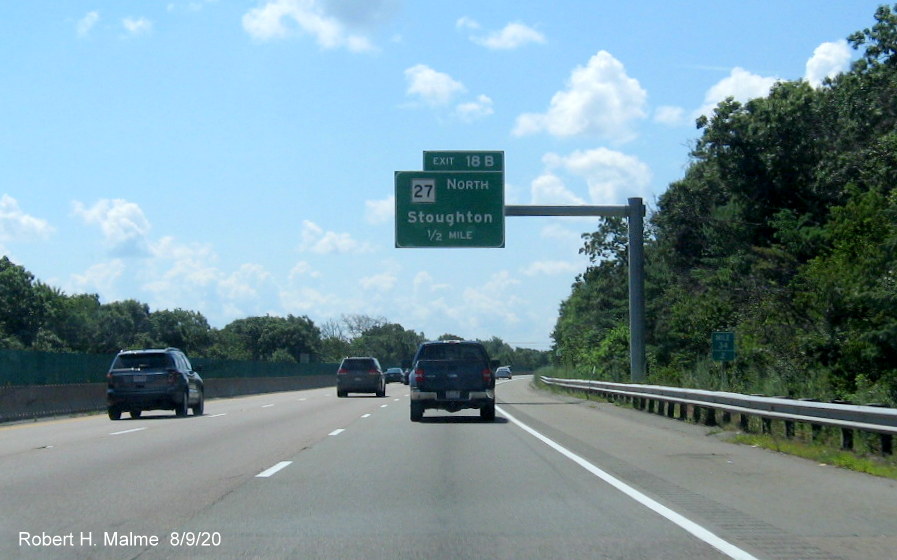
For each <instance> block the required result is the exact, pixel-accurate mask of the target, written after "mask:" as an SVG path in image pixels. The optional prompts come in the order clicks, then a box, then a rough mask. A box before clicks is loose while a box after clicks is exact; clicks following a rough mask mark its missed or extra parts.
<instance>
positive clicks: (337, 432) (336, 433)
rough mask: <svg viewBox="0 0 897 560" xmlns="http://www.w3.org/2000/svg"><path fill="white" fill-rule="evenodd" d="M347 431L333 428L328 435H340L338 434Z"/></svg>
mask: <svg viewBox="0 0 897 560" xmlns="http://www.w3.org/2000/svg"><path fill="white" fill-rule="evenodd" d="M345 431H346V430H344V429H342V428H340V429H338V430H333V431H332V432H330V433H329V434H327V435H328V436H338V435H340V434H341V433H343V432H345Z"/></svg>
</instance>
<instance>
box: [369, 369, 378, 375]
mask: <svg viewBox="0 0 897 560" xmlns="http://www.w3.org/2000/svg"><path fill="white" fill-rule="evenodd" d="M368 373H369V374H371V375H380V372H379V371H377V370H376V369H369V370H368Z"/></svg>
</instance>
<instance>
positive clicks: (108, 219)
mask: <svg viewBox="0 0 897 560" xmlns="http://www.w3.org/2000/svg"><path fill="white" fill-rule="evenodd" d="M72 208H73V211H74V213H75V215H76V216H79V217H81V219H82V220H84V223H86V224H89V225H99V226H100V231H102V232H103V238H104V240H105V242H106V245H107V246H108V247H109V248H110V249H111V250H112V251H113V252H114V253H115V254H118V255H120V256H129V255H130V256H133V255H146V254H147V253H148V251H149V249H148V243H147V239H146V236H147V234H148V233H149V231H150V227H151V226H150V223H149V220H147V219H146V216H145V215H144V214H143V210H141V209H140V206H138V205H137V204H135V203H133V202H128V201H127V200H122V199H114V200H110V199H103V200H100V201H98V202H97V203H96V204H94V205H93V206H92V207H90V208H87V207H86V206H84V204H82V203H81V202H77V201H76V202H73V203H72Z"/></svg>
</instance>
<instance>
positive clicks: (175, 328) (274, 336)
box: [0, 256, 549, 370]
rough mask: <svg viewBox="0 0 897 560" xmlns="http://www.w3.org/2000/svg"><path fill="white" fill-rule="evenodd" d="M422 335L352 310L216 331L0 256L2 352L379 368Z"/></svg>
mask: <svg viewBox="0 0 897 560" xmlns="http://www.w3.org/2000/svg"><path fill="white" fill-rule="evenodd" d="M439 338H440V339H451V338H460V337H457V336H454V335H451V334H444V335H442V336H441V337H439ZM425 340H426V337H425V335H424V333H422V332H415V331H412V330H407V329H405V328H404V327H402V326H401V325H399V324H397V323H391V322H389V321H388V320H387V319H386V318H384V317H370V316H367V315H360V314H350V315H343V316H342V317H341V318H340V319H339V320H329V321H326V322H325V323H323V324H322V325H320V326H318V325H315V323H314V322H313V321H312V320H311V319H309V318H308V317H306V316H301V317H296V316H293V315H287V316H286V317H274V316H264V317H247V318H243V319H237V320H235V321H232V322H231V323H229V324H227V325H226V326H225V327H224V328H221V329H217V328H212V327H210V326H209V322H208V321H207V320H206V318H205V317H204V316H203V315H202V314H201V313H199V312H196V311H188V310H184V309H174V310H156V311H151V310H150V308H149V306H148V305H147V304H145V303H141V302H139V301H136V300H133V299H129V300H124V301H115V302H111V303H100V297H99V295H97V294H77V295H67V294H65V293H64V292H62V291H61V290H59V289H57V288H55V287H52V286H49V285H47V284H45V283H43V282H40V281H39V280H37V279H35V277H34V275H33V274H32V273H31V272H29V271H28V270H26V269H25V268H24V267H22V266H19V265H17V264H15V263H13V262H12V261H10V259H9V258H8V257H6V256H4V257H2V258H0V348H4V349H14V350H35V351H44V352H78V353H87V354H114V353H116V352H118V351H119V350H121V349H132V348H159V347H163V348H164V347H168V346H174V347H177V348H180V349H181V350H184V351H185V352H186V353H187V354H188V355H189V356H190V357H204V358H212V359H222V360H253V361H264V362H297V363H301V362H305V361H308V362H322V363H331V362H339V361H340V360H341V359H342V358H343V357H345V356H352V355H364V356H374V357H376V358H377V359H378V360H380V363H381V364H382V365H383V366H384V367H390V366H397V367H398V366H400V365H401V363H402V361H403V360H409V359H411V357H412V356H413V355H414V352H415V350H416V349H417V346H418V345H419V344H420V343H421V342H423V341H425ZM483 342H484V344H485V345H486V347H487V349H488V350H489V353H490V356H491V357H493V358H495V359H497V360H499V361H500V362H502V364H505V365H512V366H516V368H518V369H520V370H535V369H536V368H538V367H540V366H543V365H545V364H547V363H548V361H549V359H548V353H547V352H540V351H538V350H532V349H528V348H512V347H511V346H510V345H508V344H507V343H505V342H503V341H502V340H501V339H500V338H498V337H493V338H491V339H489V340H487V341H483Z"/></svg>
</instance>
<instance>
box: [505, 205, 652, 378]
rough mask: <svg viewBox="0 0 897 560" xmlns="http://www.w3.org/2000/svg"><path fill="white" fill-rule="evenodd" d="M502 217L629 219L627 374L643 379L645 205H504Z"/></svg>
mask: <svg viewBox="0 0 897 560" xmlns="http://www.w3.org/2000/svg"><path fill="white" fill-rule="evenodd" d="M505 216H602V217H625V218H628V221H629V377H630V379H631V380H632V382H633V383H644V382H645V377H646V375H645V249H644V238H645V222H644V217H645V205H644V204H643V203H642V199H641V198H630V199H629V204H628V205H627V206H505Z"/></svg>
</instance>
